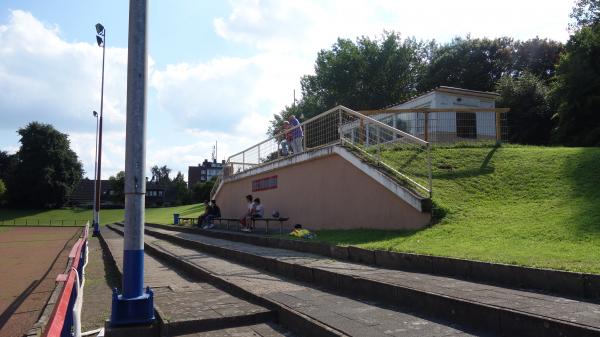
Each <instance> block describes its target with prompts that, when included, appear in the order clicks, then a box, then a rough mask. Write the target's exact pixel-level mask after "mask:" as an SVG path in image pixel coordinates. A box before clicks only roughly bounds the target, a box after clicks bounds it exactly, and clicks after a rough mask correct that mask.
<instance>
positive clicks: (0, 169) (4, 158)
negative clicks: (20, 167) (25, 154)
mask: <svg viewBox="0 0 600 337" xmlns="http://www.w3.org/2000/svg"><path fill="white" fill-rule="evenodd" d="M16 166H17V156H16V155H14V154H9V153H8V152H6V151H0V179H2V180H4V181H5V182H7V181H8V180H9V179H10V178H11V176H12V174H13V172H14V171H15V168H16Z"/></svg>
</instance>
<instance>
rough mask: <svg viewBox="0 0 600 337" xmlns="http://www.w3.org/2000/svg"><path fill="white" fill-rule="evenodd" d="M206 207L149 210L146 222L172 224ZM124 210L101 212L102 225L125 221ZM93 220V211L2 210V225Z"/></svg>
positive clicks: (199, 205) (57, 223) (71, 222)
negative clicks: (178, 216)
mask: <svg viewBox="0 0 600 337" xmlns="http://www.w3.org/2000/svg"><path fill="white" fill-rule="evenodd" d="M203 209H204V206H203V205H202V204H195V205H184V206H177V207H163V208H147V209H146V222H153V223H162V224H172V223H173V213H179V214H180V215H181V216H183V217H196V216H198V215H200V213H202V211H203ZM123 218H124V210H122V209H105V210H101V211H100V223H101V224H103V225H104V224H108V223H113V222H116V221H123ZM91 219H92V210H91V209H81V208H75V209H54V210H21V209H0V224H1V223H2V222H1V221H4V223H5V224H12V222H13V220H14V221H15V222H16V223H17V224H25V222H26V220H27V223H28V224H37V222H38V220H39V222H40V224H44V223H46V224H48V223H49V222H50V220H52V222H53V224H56V225H60V224H61V222H60V220H65V222H64V223H65V225H66V224H67V223H68V224H70V225H72V224H73V223H74V220H78V224H79V221H84V220H91ZM82 224H83V223H82Z"/></svg>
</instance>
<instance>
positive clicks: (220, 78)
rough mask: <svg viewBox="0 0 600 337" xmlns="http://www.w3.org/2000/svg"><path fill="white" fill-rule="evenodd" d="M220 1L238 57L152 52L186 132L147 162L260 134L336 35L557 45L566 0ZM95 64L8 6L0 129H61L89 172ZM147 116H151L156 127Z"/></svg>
mask: <svg viewBox="0 0 600 337" xmlns="http://www.w3.org/2000/svg"><path fill="white" fill-rule="evenodd" d="M230 6H231V12H230V13H229V14H228V15H225V16H223V17H219V18H215V19H214V21H213V25H214V29H215V32H216V33H217V35H218V36H219V37H220V38H222V39H224V40H225V41H227V42H229V43H231V45H232V46H234V47H235V46H243V47H244V50H245V52H244V56H240V55H238V54H235V53H233V54H230V55H229V56H226V55H215V56H213V58H212V59H209V60H208V61H201V62H200V61H197V60H188V61H187V62H185V63H179V64H171V65H167V66H164V67H161V68H160V69H154V70H153V66H152V65H153V62H152V60H151V59H150V61H149V63H150V71H149V79H150V81H149V86H150V88H151V89H153V90H150V91H149V96H150V97H149V98H150V101H151V102H156V103H157V104H158V106H150V108H151V109H153V110H158V112H160V113H166V115H167V116H168V118H167V117H163V116H160V118H163V121H164V119H165V118H167V119H168V121H170V122H172V123H175V124H176V127H177V130H184V131H183V136H182V137H171V138H170V139H169V141H168V142H164V141H163V140H162V139H158V138H152V135H150V134H149V136H148V149H149V150H148V153H147V163H149V166H150V165H154V164H167V165H168V166H169V167H171V168H173V169H174V170H175V171H176V170H181V171H182V172H184V173H185V174H186V175H187V165H194V164H197V163H200V162H202V161H203V160H204V158H210V154H211V153H210V151H211V150H210V149H211V148H212V145H213V142H214V140H218V141H219V159H222V158H223V157H224V156H229V155H231V154H233V153H236V152H239V151H240V150H242V149H244V148H246V147H248V146H250V145H252V144H254V143H257V142H259V141H261V140H263V139H264V138H265V132H266V130H267V127H268V120H269V119H270V118H271V116H272V114H274V113H277V112H278V111H280V110H281V109H282V108H283V107H284V106H285V105H286V104H287V105H289V104H290V103H291V102H292V90H294V89H296V91H297V92H298V93H297V96H298V97H299V79H300V77H301V76H302V75H304V74H309V73H312V72H313V64H314V60H315V58H316V55H317V52H318V51H319V50H320V49H323V48H329V47H330V46H331V45H332V44H333V43H334V42H335V40H336V39H337V37H345V38H351V39H354V38H356V37H357V36H361V35H366V36H371V37H373V36H379V35H380V34H382V32H383V31H384V30H395V31H399V32H401V33H402V34H403V36H413V35H414V36H416V37H417V38H424V39H430V38H436V39H438V40H442V41H447V40H448V39H450V38H451V37H453V36H457V35H465V34H467V33H471V34H472V36H477V37H480V36H488V37H495V36H502V35H509V36H514V37H516V38H521V39H524V38H530V37H534V36H536V35H538V36H540V37H550V38H554V39H558V40H563V41H564V40H566V38H567V33H566V26H567V23H568V13H569V12H570V8H571V6H572V0H560V1H542V0H531V1H518V2H517V1H516V0H506V1H503V2H491V1H474V0H457V1H453V2H442V1H433V0H423V1H419V2H407V1H397V0H379V1H355V0H344V1H342V0H330V1H316V0H315V1H280V0H266V1H259V0H231V1H230ZM541 9H543V10H541ZM248 50H250V54H248ZM252 52H253V53H252ZM106 56H107V57H106V60H107V64H106V83H105V90H106V91H105V110H104V111H105V129H106V133H105V137H104V157H103V172H104V174H103V177H104V178H106V177H108V175H112V174H114V173H116V172H117V171H119V170H121V169H122V168H123V164H124V144H125V140H124V139H125V134H124V128H125V108H126V107H125V104H126V97H125V95H126V62H127V51H126V49H124V48H108V49H107V55H106ZM101 60H102V57H101V50H100V48H98V47H97V46H96V45H95V44H90V43H69V42H67V41H65V40H64V39H63V38H62V37H61V33H60V31H59V28H58V26H48V25H44V24H42V23H41V22H40V21H39V20H38V19H36V18H35V17H33V16H32V15H31V14H30V13H27V12H24V11H20V10H15V11H12V12H11V14H10V18H9V21H8V23H7V24H5V25H0V116H1V123H0V132H4V133H6V132H9V130H10V132H14V130H16V128H18V127H22V126H23V125H24V124H26V123H27V122H29V121H31V120H39V121H42V122H48V123H52V124H54V125H55V126H56V127H57V128H58V129H59V130H61V131H63V132H67V133H69V135H70V137H71V140H72V144H73V148H74V150H75V151H76V152H77V153H78V155H79V156H80V158H81V160H83V161H84V163H85V168H86V171H87V172H88V175H91V172H92V171H93V166H94V163H93V151H94V150H93V144H94V126H95V124H94V123H95V121H94V119H93V118H92V116H91V111H92V110H98V109H99V105H100V102H99V101H100V97H99V91H100V69H101ZM150 112H151V114H150V115H149V123H152V122H154V123H156V118H157V117H156V116H157V115H156V114H152V113H153V112H155V111H150ZM163 115H164V114H163ZM153 125H156V124H153ZM161 127H162V126H161ZM170 132H172V130H164V133H170ZM8 143H10V144H8ZM14 143H15V141H13V140H11V141H10V142H5V144H3V146H4V148H9V146H13V145H14Z"/></svg>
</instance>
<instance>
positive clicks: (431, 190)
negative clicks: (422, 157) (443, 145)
mask: <svg viewBox="0 0 600 337" xmlns="http://www.w3.org/2000/svg"><path fill="white" fill-rule="evenodd" d="M426 151H427V171H428V172H427V180H428V182H427V183H428V185H429V186H428V187H429V199H431V196H432V192H433V179H432V173H431V143H427V145H426Z"/></svg>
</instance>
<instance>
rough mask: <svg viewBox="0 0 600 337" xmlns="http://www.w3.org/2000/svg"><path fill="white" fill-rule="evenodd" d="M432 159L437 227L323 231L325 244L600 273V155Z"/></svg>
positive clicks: (471, 153) (446, 150)
mask: <svg viewBox="0 0 600 337" xmlns="http://www.w3.org/2000/svg"><path fill="white" fill-rule="evenodd" d="M383 155H384V157H385V158H386V159H388V162H389V161H392V162H395V163H396V166H401V165H403V163H404V162H405V161H406V159H405V158H404V157H403V153H402V152H401V151H389V152H386V153H384V154H383ZM432 159H433V160H432V162H433V166H434V168H433V179H434V180H433V200H434V202H435V204H436V205H438V206H439V207H440V208H441V209H442V210H443V211H444V212H445V216H442V217H441V219H439V220H438V221H437V223H436V224H435V225H433V226H432V227H429V228H426V229H423V230H419V231H383V230H349V231H319V232H318V238H319V240H322V241H326V242H330V243H335V244H341V245H356V246H360V247H363V248H371V249H386V250H395V251H404V252H415V253H422V254H431V255H439V256H452V257H460V258H468V259H475V260H483V261H492V262H501V263H509V264H518V265H527V266H536V267H545V268H554V269H563V270H571V271H582V272H592V273H600V248H599V247H600V148H564V147H534V146H516V145H504V146H502V147H499V148H495V147H437V148H434V149H433V150H432ZM419 160H422V158H417V159H415V158H412V159H411V162H412V163H411V165H412V166H415V167H416V166H418V165H417V164H418V163H415V161H419Z"/></svg>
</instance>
